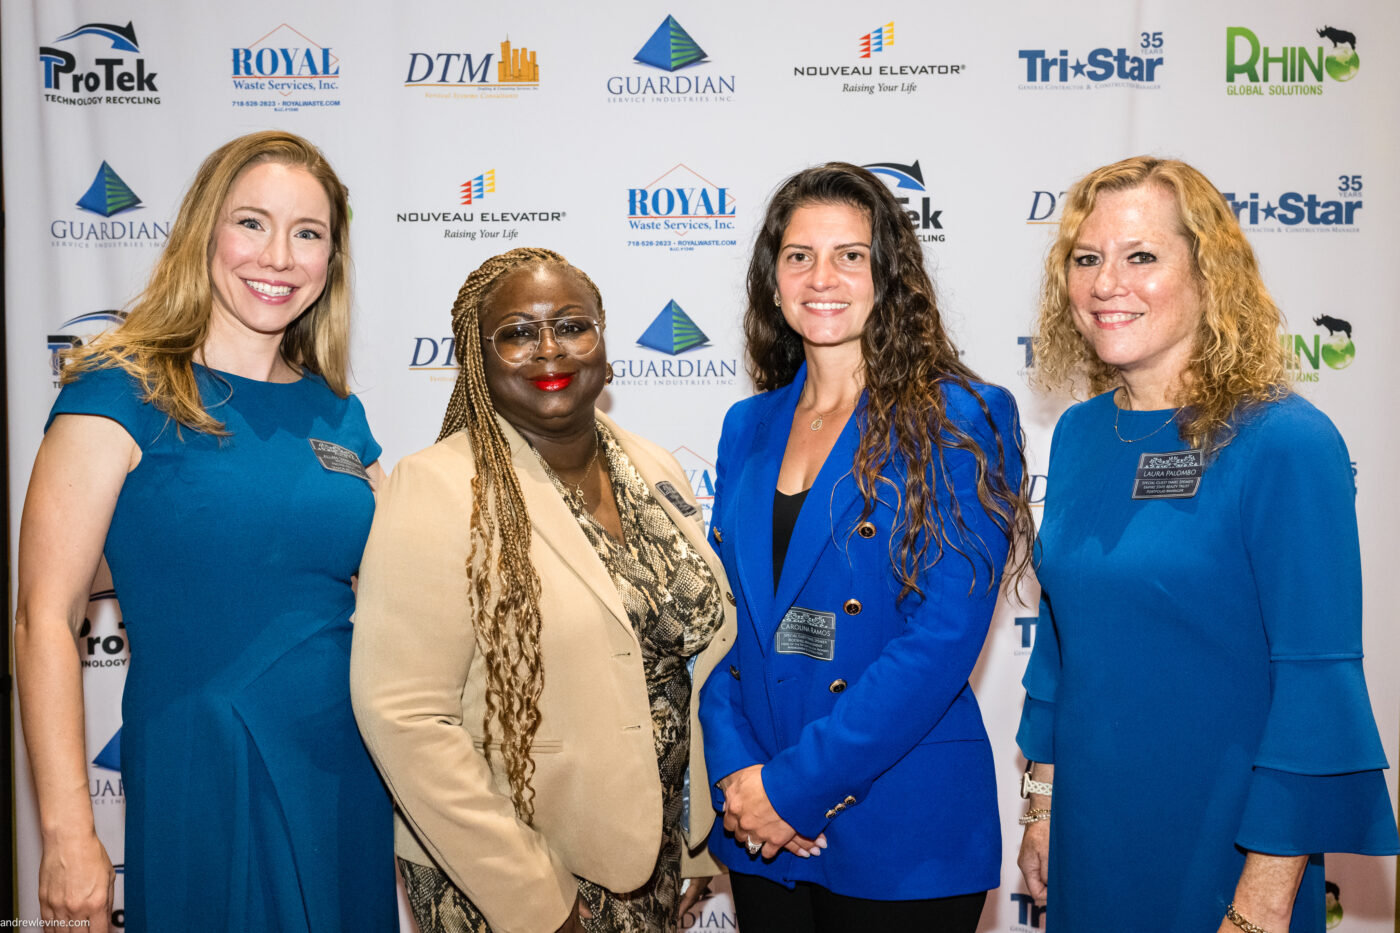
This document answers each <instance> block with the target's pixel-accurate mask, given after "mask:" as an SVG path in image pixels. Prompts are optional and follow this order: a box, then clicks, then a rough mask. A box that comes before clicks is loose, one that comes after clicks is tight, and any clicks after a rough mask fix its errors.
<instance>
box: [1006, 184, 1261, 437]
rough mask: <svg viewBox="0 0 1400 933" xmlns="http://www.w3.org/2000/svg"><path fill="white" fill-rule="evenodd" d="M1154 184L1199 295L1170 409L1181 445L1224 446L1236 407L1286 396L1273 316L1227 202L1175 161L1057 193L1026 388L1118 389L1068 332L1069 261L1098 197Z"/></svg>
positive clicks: (1110, 372)
mask: <svg viewBox="0 0 1400 933" xmlns="http://www.w3.org/2000/svg"><path fill="white" fill-rule="evenodd" d="M1143 185H1158V186H1160V187H1161V188H1162V189H1163V190H1165V191H1168V192H1170V193H1171V194H1172V195H1173V196H1174V197H1175V198H1176V205H1177V213H1178V215H1179V219H1180V222H1181V234H1182V236H1184V237H1186V239H1187V241H1188V242H1189V243H1190V246H1191V259H1192V265H1193V269H1194V272H1195V276H1196V283H1197V288H1198V290H1199V293H1200V296H1201V319H1200V324H1199V326H1198V328H1197V332H1196V345H1195V347H1194V348H1193V351H1192V354H1191V359H1190V361H1189V362H1188V363H1187V366H1186V370H1185V371H1184V372H1183V373H1182V374H1181V379H1180V387H1179V389H1178V394H1177V396H1176V399H1175V401H1176V402H1177V404H1179V405H1181V406H1183V410H1182V414H1181V415H1180V416H1179V417H1178V419H1177V422H1178V430H1179V433H1180V435H1181V439H1182V440H1183V441H1185V442H1187V443H1189V444H1190V445H1191V446H1192V447H1196V448H1212V447H1220V446H1224V445H1225V444H1227V443H1229V441H1230V438H1231V436H1232V422H1233V418H1234V415H1235V414H1236V412H1237V411H1238V410H1239V409H1240V408H1241V407H1243V406H1246V405H1249V404H1254V403H1259V402H1265V401H1270V400H1273V399H1277V398H1280V397H1282V396H1283V395H1285V394H1287V392H1288V382H1287V376H1286V365H1287V354H1286V352H1285V350H1284V348H1283V346H1282V344H1281V343H1280V342H1279V333H1280V330H1281V328H1282V326H1283V315H1282V314H1281V313H1280V311H1279V309H1278V306H1277V305H1275V304H1274V301H1273V299H1272V298H1271V297H1269V291H1268V289H1267V288H1265V287H1264V282H1263V280H1262V279H1261V278H1260V276H1259V263H1258V262H1257V261H1256V260H1255V258H1254V250H1253V249H1252V248H1251V247H1250V245H1249V241H1248V240H1246V239H1245V237H1244V232H1243V231H1242V230H1241V229H1240V225H1239V221H1238V220H1237V219H1236V217H1235V214H1234V211H1232V210H1231V208H1230V204H1229V202H1228V201H1227V200H1226V199H1225V197H1224V196H1223V195H1222V194H1221V193H1220V192H1219V191H1218V190H1217V189H1216V187H1215V186H1214V185H1212V184H1211V183H1210V181H1209V180H1208V179H1207V178H1206V177H1205V176H1204V175H1202V174H1201V173H1200V172H1198V171H1197V170H1196V169H1194V168H1192V167H1191V166H1189V165H1187V164H1186V163H1185V162H1180V161H1176V160H1174V159H1154V158H1151V157H1150V156H1134V157H1133V158H1130V159H1124V160H1123V161H1121V162H1115V163H1113V164H1112V165H1105V166H1104V167H1102V168H1099V169H1095V170H1094V171H1092V172H1090V173H1089V174H1088V175H1086V176H1084V178H1082V179H1080V180H1079V181H1078V182H1077V183H1076V184H1075V185H1074V187H1073V188H1071V189H1070V190H1069V192H1068V193H1067V194H1066V195H1065V207H1064V213H1063V216H1062V217H1061V220H1060V230H1059V235H1058V236H1057V237H1056V238H1055V242H1054V243H1053V244H1052V245H1051V247H1050V252H1049V254H1048V255H1047V256H1046V258H1045V280H1044V283H1043V284H1042V286H1041V297H1040V311H1039V314H1038V316H1037V318H1036V323H1035V336H1034V354H1035V375H1034V377H1033V378H1034V381H1035V382H1036V383H1037V384H1038V385H1039V386H1041V387H1042V388H1046V389H1050V390H1059V389H1065V388H1068V389H1069V390H1070V392H1071V393H1072V394H1075V395H1078V393H1079V391H1080V390H1081V389H1083V388H1087V389H1088V392H1089V394H1091V395H1097V394H1099V393H1101V392H1106V391H1108V390H1110V389H1114V388H1117V387H1118V386H1120V385H1122V384H1123V380H1122V377H1121V375H1120V374H1119V372H1118V369H1117V367H1115V366H1111V365H1109V364H1108V363H1105V362H1104V361H1103V360H1101V359H1099V358H1098V356H1097V355H1095V353H1094V350H1093V348H1092V347H1091V346H1090V345H1089V342H1088V341H1087V340H1085V339H1084V337H1083V336H1082V335H1081V334H1080V333H1079V330H1078V329H1077V328H1076V327H1075V326H1074V315H1073V310H1072V308H1071V307H1070V297H1069V263H1070V260H1071V257H1072V255H1073V252H1074V247H1075V243H1076V242H1077V241H1078V239H1079V231H1080V229H1081V228H1082V227H1083V226H1084V223H1085V221H1086V220H1088V218H1089V215H1090V214H1092V213H1093V211H1094V206H1095V204H1096V203H1097V201H1098V197H1099V195H1100V194H1101V193H1104V192H1112V191H1127V190H1131V189H1134V188H1138V187H1141V186H1143Z"/></svg>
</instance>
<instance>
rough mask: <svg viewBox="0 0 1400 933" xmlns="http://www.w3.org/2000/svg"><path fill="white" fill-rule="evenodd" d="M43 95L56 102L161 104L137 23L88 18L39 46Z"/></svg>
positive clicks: (86, 104)
mask: <svg viewBox="0 0 1400 933" xmlns="http://www.w3.org/2000/svg"><path fill="white" fill-rule="evenodd" d="M39 68H40V74H41V76H42V79H43V85H44V100H46V101H48V102H49V103H54V104H72V105H76V106H92V105H96V104H159V103H160V88H158V87H157V86H156V77H157V74H156V72H154V71H149V70H148V69H147V67H146V59H145V58H144V57H143V56H142V54H141V45H140V43H139V42H138V41H137V39H136V27H135V26H134V25H133V24H132V23H131V22H130V21H128V22H127V24H126V25H125V26H118V25H115V24H113V23H84V24H83V25H81V26H79V27H78V28H77V29H74V30H72V31H71V32H66V33H64V34H63V35H61V36H59V37H58V38H57V39H54V40H53V43H52V44H51V45H41V46H40V47H39Z"/></svg>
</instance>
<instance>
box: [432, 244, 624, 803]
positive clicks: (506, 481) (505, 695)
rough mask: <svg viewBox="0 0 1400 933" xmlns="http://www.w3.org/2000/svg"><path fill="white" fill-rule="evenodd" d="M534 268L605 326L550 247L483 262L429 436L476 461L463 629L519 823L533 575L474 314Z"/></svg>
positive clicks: (533, 707) (536, 615) (530, 727)
mask: <svg viewBox="0 0 1400 933" xmlns="http://www.w3.org/2000/svg"><path fill="white" fill-rule="evenodd" d="M539 266H554V267H560V268H563V269H567V270H568V271H569V272H571V273H573V274H574V275H576V276H578V278H579V280H580V281H581V282H582V283H583V285H584V287H586V288H587V289H588V291H589V293H590V294H591V295H592V296H593V299H594V301H595V303H596V304H597V307H598V319H599V321H602V320H603V319H604V312H603V296H602V295H601V294H600V293H599V291H598V286H596V285H594V284H593V280H592V279H590V278H589V277H588V276H587V275H585V274H584V273H583V271H582V270H580V269H578V268H576V267H574V266H572V265H570V264H569V262H568V260H566V259H565V258H564V257H563V256H561V255H559V254H558V253H556V252H553V251H552V250H547V249H538V248H535V247H520V248H518V249H513V250H511V251H509V252H507V253H502V254H501V255H499V256H493V257H491V258H490V259H488V260H486V261H485V262H483V263H482V264H481V265H480V266H479V267H477V269H476V270H475V271H473V272H472V274H471V275H469V276H467V280H466V281H465V282H463V283H462V288H461V290H460V291H458V293H457V301H456V302H455V303H454V304H453V305H452V336H453V338H454V339H455V341H456V346H457V362H458V364H459V368H458V370H457V382H456V384H455V385H454V386H453V388H452V397H451V398H450V399H448V402H447V412H446V414H445V415H444V416H443V419H442V431H441V432H440V433H439V434H438V440H442V439H443V438H446V437H449V436H451V435H452V434H455V433H457V432H458V431H466V432H467V438H468V439H469V440H470V441H471V447H472V457H473V459H474V460H475V461H476V472H475V474H474V475H473V476H472V514H471V519H470V527H469V531H468V540H469V541H470V544H471V547H470V549H469V551H468V556H467V564H466V573H467V580H468V587H467V592H468V603H469V607H468V610H469V612H470V613H471V618H472V628H473V630H474V632H475V635H476V644H477V648H478V650H480V651H481V653H482V656H483V658H484V659H485V663H486V710H485V712H484V713H483V714H482V723H481V735H482V741H483V743H484V746H485V748H486V752H487V754H488V755H489V754H491V752H492V751H493V750H495V749H499V750H500V754H501V758H502V760H503V761H504V762H505V766H506V777H507V778H508V779H509V781H510V791H511V802H512V803H513V805H514V807H515V813H516V815H517V816H518V817H520V819H521V820H522V821H524V822H525V823H527V824H528V823H531V822H532V821H533V819H534V813H535V791H534V788H533V787H532V786H531V784H530V779H531V777H532V776H533V775H534V773H535V761H534V759H533V758H532V757H531V755H530V747H531V745H532V744H533V743H534V740H535V733H536V732H537V731H538V730H539V726H540V707H539V700H540V694H541V693H543V692H544V665H543V660H542V657H541V654H540V576H539V573H537V572H536V570H535V564H534V561H532V560H531V559H530V516H529V513H528V512H526V511H525V497H524V494H523V493H522V492H521V490H520V479H519V477H517V476H516V475H515V465H514V463H513V462H512V461H511V456H510V444H509V442H507V440H506V436H505V432H504V431H502V430H501V425H500V422H499V421H498V420H497V416H496V406H495V403H494V401H493V400H492V398H491V392H490V389H488V388H487V385H486V366H485V361H484V359H483V357H482V353H483V352H484V350H483V341H482V338H481V313H482V309H483V308H484V307H485V306H486V304H487V303H488V302H489V301H490V299H491V295H492V293H493V292H494V291H495V290H496V288H497V286H499V285H500V283H501V281H502V280H503V279H504V278H505V277H506V276H507V275H509V274H510V273H513V272H516V271H519V270H521V269H530V268H535V267H539ZM493 735H494V736H497V738H493Z"/></svg>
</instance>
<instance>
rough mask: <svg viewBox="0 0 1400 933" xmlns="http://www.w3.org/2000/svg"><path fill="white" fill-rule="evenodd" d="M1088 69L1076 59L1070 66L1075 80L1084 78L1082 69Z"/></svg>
mask: <svg viewBox="0 0 1400 933" xmlns="http://www.w3.org/2000/svg"><path fill="white" fill-rule="evenodd" d="M1088 67H1089V66H1088V65H1086V64H1084V63H1083V62H1081V61H1080V60H1079V59H1077V58H1076V59H1075V60H1074V64H1073V65H1071V66H1070V69H1071V70H1072V71H1073V72H1074V76H1075V77H1076V78H1082V77H1084V69H1085V68H1088Z"/></svg>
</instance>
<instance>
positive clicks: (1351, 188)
mask: <svg viewBox="0 0 1400 933" xmlns="http://www.w3.org/2000/svg"><path fill="white" fill-rule="evenodd" d="M1335 188H1336V193H1335V194H1334V193H1332V192H1330V191H1329V192H1324V193H1321V194H1319V193H1317V192H1315V191H1309V192H1302V191H1282V192H1278V193H1269V192H1264V193H1263V194H1262V195H1261V194H1260V192H1258V191H1249V192H1240V193H1238V194H1237V193H1236V192H1235V191H1234V190H1231V191H1223V192H1221V193H1222V194H1223V195H1224V196H1225V199H1226V200H1227V201H1229V202H1230V208H1231V209H1232V210H1233V211H1234V212H1235V216H1236V217H1238V218H1239V221H1240V226H1241V227H1243V228H1244V229H1245V231H1246V232H1248V233H1252V234H1253V233H1357V232H1359V231H1360V229H1361V227H1360V225H1359V220H1360V219H1359V217H1358V215H1359V214H1360V213H1361V209H1362V207H1363V206H1364V202H1363V200H1362V196H1361V192H1362V188H1363V180H1362V177H1361V176H1360V175H1338V176H1337V178H1336V182H1335Z"/></svg>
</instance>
